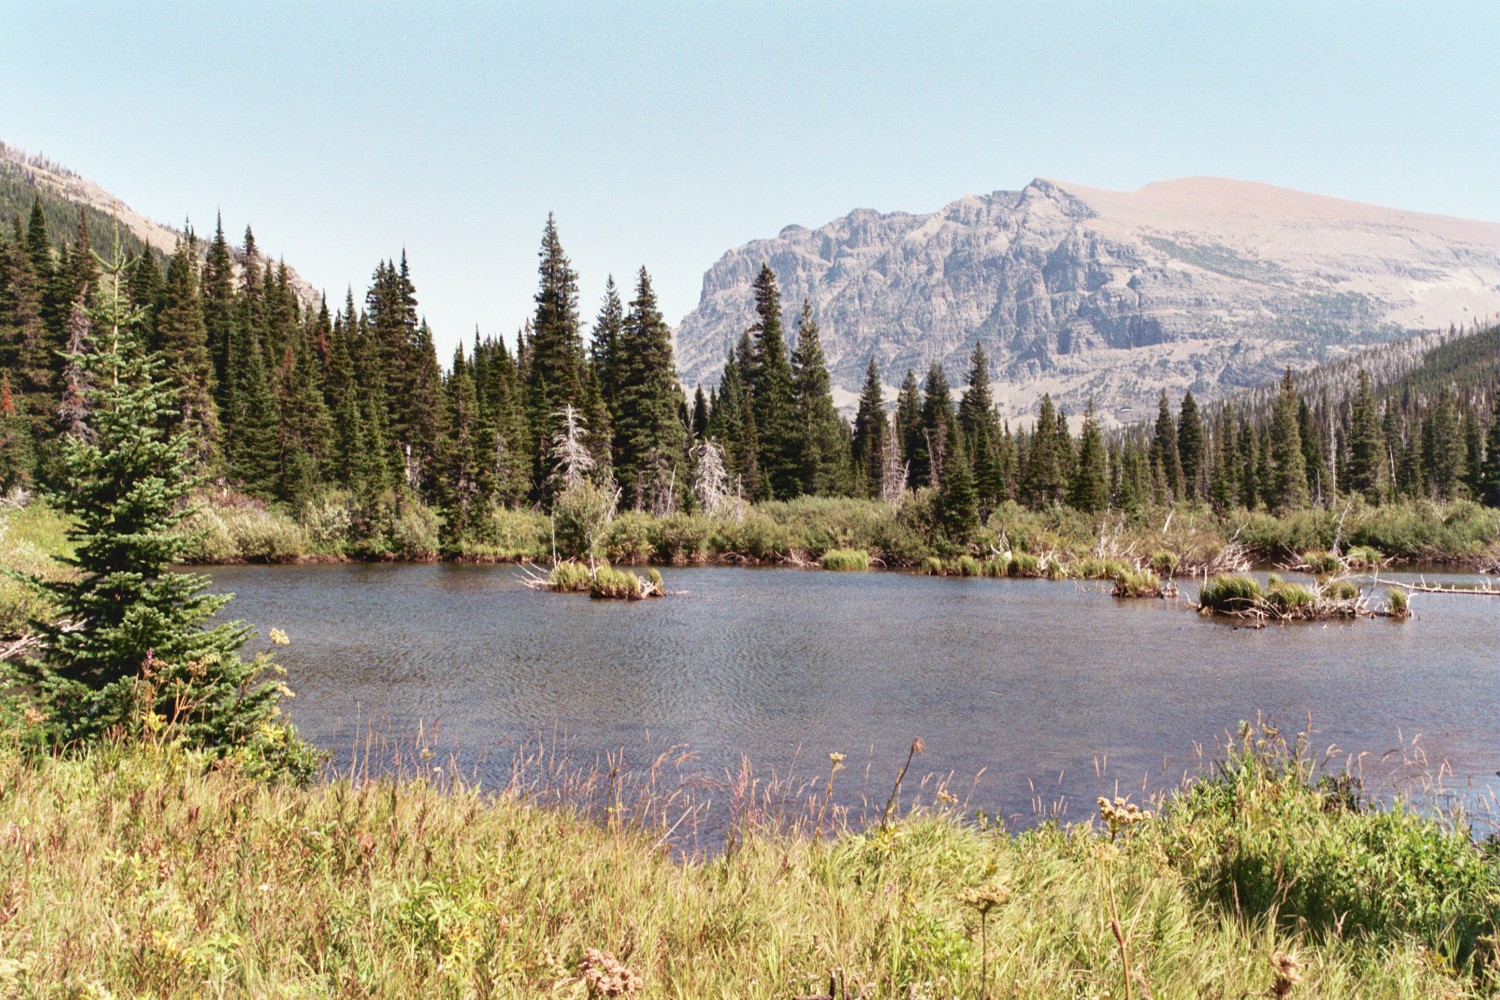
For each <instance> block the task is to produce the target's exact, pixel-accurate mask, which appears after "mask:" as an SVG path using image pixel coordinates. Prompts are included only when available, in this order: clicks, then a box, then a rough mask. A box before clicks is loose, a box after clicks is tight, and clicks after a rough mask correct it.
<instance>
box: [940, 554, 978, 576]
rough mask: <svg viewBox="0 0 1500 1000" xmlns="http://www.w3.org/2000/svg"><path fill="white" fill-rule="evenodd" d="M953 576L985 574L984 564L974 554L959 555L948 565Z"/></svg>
mask: <svg viewBox="0 0 1500 1000" xmlns="http://www.w3.org/2000/svg"><path fill="white" fill-rule="evenodd" d="M948 572H949V574H951V575H952V576H983V575H984V566H983V565H982V564H981V563H980V562H979V560H978V559H975V558H974V557H973V556H959V557H958V558H957V559H955V560H953V562H952V563H950V564H949V566H948Z"/></svg>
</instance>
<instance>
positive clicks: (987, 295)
mask: <svg viewBox="0 0 1500 1000" xmlns="http://www.w3.org/2000/svg"><path fill="white" fill-rule="evenodd" d="M761 261H766V262H768V263H769V264H770V265H771V268H772V270H773V271H775V272H776V274H777V278H778V281H779V282H780V284H781V286H782V290H783V306H784V308H785V311H786V318H787V320H788V322H792V323H794V317H795V315H796V313H797V312H798V311H800V307H801V302H802V299H803V298H807V299H808V300H809V302H810V304H811V305H812V309H813V314H814V316H815V318H816V319H817V320H818V322H819V326H820V331H821V334H822V339H823V344H824V347H825V350H826V351H827V352H828V356H829V362H830V368H831V370H832V372H833V376H834V382H835V384H836V385H837V386H838V387H839V389H840V390H841V391H840V392H839V397H840V400H839V401H840V402H841V403H842V404H848V403H849V402H850V401H851V400H852V398H853V392H854V391H855V390H857V389H858V386H859V384H860V383H861V382H862V381H863V377H864V368H865V365H866V363H867V362H868V361H869V360H870V359H871V358H872V357H873V358H874V359H875V360H876V363H877V366H878V368H879V369H880V373H881V377H882V381H883V382H884V383H885V385H886V387H887V396H888V397H889V396H890V395H891V394H892V392H893V389H894V386H895V385H896V384H897V383H899V381H900V378H901V376H902V374H903V373H904V371H905V369H906V368H908V367H910V368H913V369H915V370H916V371H917V373H918V375H919V377H920V376H921V375H922V373H923V372H924V370H925V369H926V367H927V366H928V364H930V363H932V362H934V361H936V362H938V363H940V364H942V365H943V367H944V368H945V370H946V371H947V373H948V375H949V377H950V379H953V380H956V379H958V378H960V377H962V374H963V372H964V371H965V369H966V368H967V360H968V355H969V353H970V352H971V351H972V350H973V345H974V343H975V341H976V340H978V341H979V342H980V343H982V344H983V345H984V347H985V349H986V352H987V353H989V354H990V356H991V359H992V374H993V376H994V378H995V391H996V395H997V401H998V402H999V403H1000V405H1001V406H1002V408H1003V409H1004V410H1005V411H1006V412H1007V415H1009V416H1012V417H1015V418H1022V417H1024V415H1025V414H1026V413H1027V412H1028V411H1029V409H1030V407H1031V406H1032V405H1033V404H1034V402H1035V400H1036V399H1038V398H1039V397H1040V396H1041V394H1042V393H1043V392H1052V393H1053V394H1054V396H1055V397H1057V398H1059V399H1060V401H1061V402H1063V403H1064V404H1065V405H1068V406H1069V407H1070V409H1073V410H1075V411H1076V410H1077V409H1080V408H1081V407H1082V405H1083V404H1084V403H1085V402H1086V401H1087V399H1089V398H1091V397H1092V398H1094V399H1095V400H1096V401H1097V402H1098V403H1099V405H1100V407H1101V409H1102V410H1103V412H1104V415H1105V417H1106V421H1107V422H1129V421H1130V420H1133V419H1135V417H1137V416H1139V415H1140V414H1139V409H1140V407H1142V406H1144V405H1146V404H1148V403H1150V402H1152V401H1154V398H1155V395H1156V393H1157V392H1159V391H1160V390H1161V389H1163V388H1167V389H1174V390H1182V389H1186V388H1192V389H1193V390H1194V392H1196V393H1199V394H1201V395H1203V396H1205V397H1208V398H1213V397H1216V396H1222V395H1225V394H1227V393H1229V392H1232V391H1234V390H1236V389H1238V388H1244V387H1247V386H1251V385H1255V384H1259V383H1262V382H1264V381H1266V380H1268V379H1269V378H1270V377H1272V376H1273V375H1274V374H1276V373H1278V372H1279V371H1280V369H1281V368H1283V367H1285V366H1286V365H1292V366H1293V367H1301V366H1304V365H1309V364H1316V363H1321V362H1325V361H1329V360H1334V359H1336V358H1338V357H1340V356H1342V355H1343V354H1345V353H1347V352H1348V351H1350V350H1353V349H1355V348H1358V347H1360V346H1365V345H1368V344H1371V343H1376V342H1380V341H1384V340H1391V339H1396V338H1399V337H1403V336H1409V335H1411V334H1412V333H1416V332H1420V331H1422V330H1428V329H1435V328H1439V327H1444V326H1447V325H1448V324H1449V323H1450V322H1451V323H1463V322H1467V321H1470V320H1472V319H1473V318H1475V317H1476V316H1479V315H1493V314H1494V313H1496V312H1497V311H1500V223H1490V222H1480V221H1473V220H1466V219H1460V218H1456V217H1452V216H1443V215H1434V214H1430V213H1421V212H1411V211H1406V210H1401V209H1390V208H1384V207H1380V206H1373V205H1366V204H1364V203H1361V202H1354V201H1348V200H1345V199H1335V198H1327V197H1324V196H1322V195H1316V194H1311V193H1308V192H1302V191H1296V190H1293V189H1289V188H1280V187H1276V186H1274V185H1269V184H1261V183H1258V182H1251V181H1236V180H1231V179H1226V178H1213V177H1188V178H1178V179H1175V180H1170V181H1158V182H1154V183H1152V184H1148V185H1145V186H1144V187H1142V188H1139V189H1137V190H1135V191H1126V192H1116V191H1108V190H1105V189H1099V188H1090V187H1086V186H1083V185H1077V184H1071V183H1068V182H1061V181H1055V180H1051V179H1048V178H1042V177H1038V178H1036V179H1034V180H1033V181H1031V182H1030V183H1029V184H1027V185H1026V186H1025V187H1023V188H1021V189H1020V190H1018V191H995V192H991V193H990V194H984V195H967V196H964V197H961V198H958V199H955V200H953V201H950V202H949V203H947V204H946V205H944V206H943V207H942V208H940V209H938V210H936V211H934V212H930V213H925V214H917V213H909V212H900V211H897V212H889V213H880V212H877V211H875V210H872V209H856V210H854V211H852V212H850V213H848V214H846V215H844V216H841V217H839V218H837V219H834V220H832V221H831V222H828V223H826V224H824V225H823V226H820V227H817V228H816V229H809V228H807V227H805V226H798V225H792V226H787V227H783V229H782V230H781V231H780V233H778V235H777V236H776V237H772V238H769V239H761V240H754V241H751V242H750V243H747V244H744V245H742V246H740V247H737V248H735V249H733V250H730V251H729V252H727V253H726V254H724V256H723V257H721V258H720V260H719V261H718V262H716V263H715V264H714V265H713V266H712V267H711V268H709V270H708V271H707V272H706V273H705V275H704V282H703V290H702V294H701V296H700V300H699V304H698V306H697V307H696V308H695V309H694V310H692V311H691V312H690V313H689V314H688V315H687V316H686V317H685V318H684V319H683V321H682V322H681V323H680V324H679V325H678V328H677V331H676V334H677V348H678V357H679V361H680V366H681V368H682V370H683V375H684V381H685V382H687V384H689V385H691V384H693V383H694V382H702V383H704V384H708V385H712V384H714V383H715V382H716V380H717V374H718V369H719V367H721V366H722V363H723V356H724V352H725V350H726V349H727V347H728V345H729V343H731V342H733V341H734V340H737V339H738V337H739V334H740V332H741V331H742V330H743V329H744V328H745V327H746V326H748V325H749V323H750V322H751V312H750V294H749V283H750V281H751V280H752V279H753V277H754V273H755V272H756V271H758V270H759V267H760V263H761Z"/></svg>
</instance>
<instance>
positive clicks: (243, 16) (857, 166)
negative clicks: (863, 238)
mask: <svg viewBox="0 0 1500 1000" xmlns="http://www.w3.org/2000/svg"><path fill="white" fill-rule="evenodd" d="M1497 49H1500V4H1497V3H1494V2H1493V0H1486V2H1478V3H1464V2H1444V3H1441V4H1420V3H1416V2H1409V3H1383V2H1378V0H1365V2H1359V3H1354V2H1346V3H1328V2H1316V0H1302V2H1299V3H1290V4H1277V3H1267V2H1257V3H1253V4H1250V3H1219V2H1201V3H1167V2H1162V3H1147V2H1133V3H1123V2H1114V3H1112V2H1093V3H1085V4H1069V3H1040V4H1024V3H1022V4H1004V5H1002V4H978V3H972V2H970V3H954V4H943V3H930V4H929V3H912V2H910V0H908V2H905V3H889V4H886V3H867V4H858V5H855V4H836V3H819V2H808V0H803V2H801V3H787V4H783V3H774V2H765V3H754V4H718V3H702V2H697V3H682V4H664V3H654V2H651V0H638V2H634V3H620V4H613V3H588V2H583V3H575V4H563V3H541V2H537V3H513V2H499V0H495V2H490V3H483V4H473V5H461V4H449V3H442V2H427V3H424V4H420V5H417V4H403V5H397V4H388V3H382V2H378V0H377V2H363V3H311V2H308V3H297V4H280V3H275V2H271V3H258V4H238V5H234V6H233V7H230V6H229V5H224V4H216V3H199V2H192V3H187V2H183V3H174V4H153V3H145V2H142V3H136V2H132V3H129V4H121V3H116V2H112V0H111V2H108V3H104V2H99V3H95V4H66V3H37V2H32V0H0V140H3V141H5V142H7V143H10V144H12V145H17V146H21V147H23V148H25V149H26V150H28V151H29V152H39V153H43V154H45V155H46V156H48V157H50V158H51V159H53V160H56V161H58V162H60V163H62V164H63V165H64V166H66V167H69V168H70V169H72V170H74V171H76V172H78V173H80V174H82V175H84V176H85V177H87V178H89V179H90V180H92V181H95V182H96V183H98V184H100V185H101V186H103V187H104V188H106V189H107V190H109V191H110V192H112V193H113V194H115V195H117V196H119V197H120V198H122V199H123V200H124V201H126V202H127V203H129V204H130V205H132V206H133V207H134V208H136V209H137V210H138V211H140V212H142V213H143V214H145V215H147V216H148V217H151V218H154V219H157V220H160V221H164V222H169V223H174V224H181V223H182V221H183V220H185V219H186V220H190V221H191V222H192V224H193V225H194V226H195V227H196V228H197V229H198V230H199V231H200V232H209V231H211V230H212V228H213V220H214V215H215V212H222V214H223V218H224V222H225V226H226V228H227V229H229V230H230V231H231V233H234V234H238V233H242V232H243V229H244V226H245V225H246V223H250V224H252V225H253V226H254V229H255V234H256V239H257V242H258V243H259V244H260V245H261V246H262V248H264V249H266V250H268V251H270V252H271V253H273V254H277V255H282V256H284V257H285V258H286V260H287V261H288V263H290V264H291V265H292V266H293V267H294V268H296V269H297V270H298V271H300V272H301V273H302V274H303V275H304V276H305V277H307V278H308V279H309V280H310V281H312V282H313V284H314V285H315V286H317V287H320V288H323V289H325V290H326V291H327V292H328V294H329V297H330V300H339V301H341V300H342V298H343V293H344V289H345V288H346V287H347V286H351V285H352V286H353V288H354V292H355V295H356V298H359V297H361V296H362V295H363V293H364V289H365V287H366V285H367V284H368V281H369V277H370V274H371V272H372V271H373V270H374V267H375V264H376V262H377V261H379V260H382V259H385V258H392V257H396V256H399V254H400V253H401V252H402V250H403V249H405V251H406V252H407V254H408V256H409V259H410V263H411V268H412V275H413V279H414V281H415V283H416V287H417V292H418V298H419V300H420V307H421V310H422V312H423V314H424V315H425V316H426V317H427V319H428V320H429V321H430V322H431V324H432V326H433V329H434V332H435V335H436V338H437V342H438V345H439V349H440V351H443V352H448V351H451V350H452V347H453V345H454V344H455V343H456V341H457V339H458V338H459V337H460V336H462V337H465V338H467V337H469V336H471V335H472V333H473V331H474V329H475V328H476V327H478V328H479V329H480V330H481V331H483V332H484V333H486V334H504V335H505V336H506V337H507V338H509V337H510V336H511V335H512V334H513V333H514V331H515V330H516V329H517V328H518V327H519V326H520V325H521V323H522V321H523V320H524V319H525V318H526V316H527V315H528V313H529V312H530V309H531V305H532V302H531V296H532V294H533V293H534V292H535V289H536V264H537V257H536V253H537V247H538V244H539V241H540V237H541V233H542V228H543V225H544V224H545V221H546V217H547V213H549V212H553V213H555V214H556V218H557V224H558V228H559V232H560V235H561V238H562V242H563V246H564V248H565V249H566V251H567V252H568V253H569V255H570V256H571V257H572V259H573V263H574V265H575V268H576V269H577V270H578V271H579V273H580V277H581V280H580V304H581V308H582V311H583V313H584V315H585V317H592V315H593V314H594V313H595V312H596V311H597V309H598V304H599V301H600V298H601V296H602V292H603V285H604V281H605V277H606V276H607V275H609V274H613V275H614V276H615V278H616V281H617V282H618V283H620V284H621V285H622V286H627V287H628V286H630V285H632V284H633V282H634V276H635V273H636V271H637V270H638V269H639V268H640V267H641V266H645V267H646V268H647V269H648V270H649V272H650V274H651V276H652V281H653V284H654V286H655V288H656V291H657V294H658V296H659V298H660V301H661V305H662V311H663V313H664V314H665V315H666V316H667V318H668V320H669V321H670V322H672V323H674V324H675V323H676V322H677V321H678V320H679V319H681V317H682V316H683V315H684V314H686V313H687V312H688V311H689V310H690V309H691V308H692V307H693V306H694V305H695V304H696V302H697V299H698V293H699V290H700V287H701V283H702V276H703V273H704V271H706V270H707V269H708V268H709V266H711V265H712V264H713V263H714V261H715V260H717V259H718V258H719V256H720V255H721V254H723V253H724V251H726V250H728V249H730V248H731V247H734V246H738V245H740V244H743V243H746V242H748V241H750V240H752V239H756V238H761V237H766V236H772V235H775V234H776V233H777V232H778V231H780V230H781V228H782V227H784V226H786V225H788V224H791V223H798V224H802V225H807V226H811V227H815V226H818V225H821V224H823V223H825V222H828V221H830V220H832V219H834V218H837V217H838V216H841V215H843V214H845V213H847V212H849V211H850V210H852V209H854V208H874V209H877V210H880V211H883V212H884V211H897V210H900V211H911V212H927V211H933V210H935V209H937V208H940V207H941V206H943V205H944V204H946V203H948V202H950V201H953V200H955V199H957V198H959V197H962V196H964V195H968V194H976V193H984V192H990V191H994V190H1015V189H1018V188H1020V187H1023V186H1024V185H1025V184H1026V183H1027V182H1029V181H1030V180H1031V179H1032V178H1034V177H1050V178H1053V179H1058V180H1064V181H1072V182H1074V183H1077V184H1083V185H1087V186H1091V187H1103V188H1113V189H1120V190H1129V189H1134V188H1138V187H1140V186H1142V185H1144V184H1148V183H1150V182H1152V181H1159V180H1167V179H1170V178H1174V177H1184V176H1194V175H1213V176H1223V177H1233V178H1238V179H1243V180H1252V181H1261V182H1264V183H1269V184H1276V185H1281V186H1285V187H1291V188H1297V189H1300V190H1304V191H1312V192H1316V193H1319V194H1326V195H1333V196H1337V197H1343V198H1350V199H1354V200H1357V201H1366V202H1371V203H1375V204H1380V205H1387V206H1391V207H1397V208H1405V209H1412V210H1417V211H1426V212H1437V213H1442V214H1448V215H1458V216H1464V217H1468V218H1477V219H1485V220H1500V58H1496V56H1497Z"/></svg>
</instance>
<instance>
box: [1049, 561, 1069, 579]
mask: <svg viewBox="0 0 1500 1000" xmlns="http://www.w3.org/2000/svg"><path fill="white" fill-rule="evenodd" d="M1069 575H1070V574H1069V573H1068V567H1067V565H1066V564H1065V563H1064V562H1063V561H1062V560H1061V559H1058V558H1057V557H1056V556H1053V557H1052V558H1051V559H1048V560H1047V579H1049V580H1066V579H1067V578H1068V576H1069Z"/></svg>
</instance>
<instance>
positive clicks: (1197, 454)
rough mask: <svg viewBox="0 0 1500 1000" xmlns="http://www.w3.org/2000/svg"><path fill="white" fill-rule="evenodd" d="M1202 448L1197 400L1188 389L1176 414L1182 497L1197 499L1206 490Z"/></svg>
mask: <svg viewBox="0 0 1500 1000" xmlns="http://www.w3.org/2000/svg"><path fill="white" fill-rule="evenodd" d="M1203 448H1204V443H1203V418H1202V416H1201V415H1200V414H1199V412H1198V401H1197V400H1196V399H1194V398H1193V391H1192V390H1191V389H1189V390H1188V391H1187V392H1186V393H1185V394H1184V395H1183V397H1182V408H1181V409H1180V410H1179V411H1178V416H1177V455H1178V460H1179V461H1180V463H1181V465H1182V495H1183V498H1184V499H1188V500H1192V499H1198V498H1200V497H1202V496H1203V495H1204V494H1205V492H1206V490H1207V487H1208V475H1207V473H1208V469H1207V462H1206V461H1205V456H1204V453H1203Z"/></svg>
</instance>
